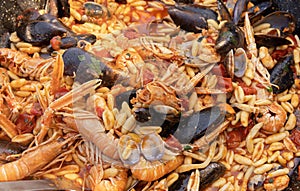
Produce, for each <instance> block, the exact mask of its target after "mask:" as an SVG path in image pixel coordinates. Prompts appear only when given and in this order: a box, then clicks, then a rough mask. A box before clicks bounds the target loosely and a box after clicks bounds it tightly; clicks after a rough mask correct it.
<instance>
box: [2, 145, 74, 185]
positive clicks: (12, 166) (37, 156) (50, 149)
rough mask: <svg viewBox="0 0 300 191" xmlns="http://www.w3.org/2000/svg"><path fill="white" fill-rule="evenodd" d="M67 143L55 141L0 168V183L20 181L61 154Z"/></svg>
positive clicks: (38, 147)
mask: <svg viewBox="0 0 300 191" xmlns="http://www.w3.org/2000/svg"><path fill="white" fill-rule="evenodd" d="M69 141H70V140H64V141H60V140H55V141H52V142H49V143H47V144H43V145H41V146H37V148H35V149H34V150H33V151H30V152H26V153H25V154H24V155H23V156H22V157H21V158H20V159H18V160H16V161H13V162H10V163H7V164H4V165H2V166H0V181H13V180H21V179H23V178H25V177H28V176H30V175H32V174H33V173H35V172H37V171H38V170H40V169H41V168H43V167H44V166H46V165H47V164H48V163H49V162H51V161H52V160H53V159H55V158H56V157H57V156H58V155H59V154H61V153H62V152H63V148H64V147H65V146H66V144H67V143H68V142H69Z"/></svg>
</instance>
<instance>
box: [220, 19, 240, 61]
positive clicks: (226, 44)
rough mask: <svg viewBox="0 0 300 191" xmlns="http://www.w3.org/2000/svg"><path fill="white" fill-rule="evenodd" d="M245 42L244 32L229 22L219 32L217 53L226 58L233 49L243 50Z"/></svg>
mask: <svg viewBox="0 0 300 191" xmlns="http://www.w3.org/2000/svg"><path fill="white" fill-rule="evenodd" d="M244 41H245V40H244V33H243V31H242V30H241V29H240V28H239V27H238V26H236V25H234V24H233V23H232V22H227V23H225V24H224V26H223V27H222V28H221V30H220V32H219V36H218V38H217V40H216V46H215V48H216V51H217V53H219V54H221V55H223V56H225V55H226V54H227V53H228V52H229V51H230V50H231V49H234V48H240V47H241V48H242V47H243V46H244Z"/></svg>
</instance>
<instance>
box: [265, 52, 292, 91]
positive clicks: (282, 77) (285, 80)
mask: <svg viewBox="0 0 300 191" xmlns="http://www.w3.org/2000/svg"><path fill="white" fill-rule="evenodd" d="M293 58H294V57H293V54H290V55H287V56H286V57H284V58H282V59H281V60H278V62H277V64H276V65H275V66H274V68H273V69H272V70H271V72H270V75H271V77H270V82H271V83H272V84H274V85H275V86H273V87H272V90H273V93H275V94H279V93H282V92H284V91H285V90H287V89H289V88H291V87H292V85H293V84H294V75H293V71H292V69H291V67H290V66H291V65H293V64H294V59H293Z"/></svg>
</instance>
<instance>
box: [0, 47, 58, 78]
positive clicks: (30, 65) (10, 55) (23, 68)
mask: <svg viewBox="0 0 300 191" xmlns="http://www.w3.org/2000/svg"><path fill="white" fill-rule="evenodd" d="M54 62H55V59H54V58H49V59H43V58H33V57H30V56H29V55H28V54H26V53H23V52H20V51H16V50H12V49H8V48H0V65H1V66H3V67H5V68H7V69H8V70H10V71H11V72H13V73H15V74H16V75H18V76H20V77H29V78H30V79H39V78H40V77H42V76H49V74H50V72H51V71H52V64H53V63H54Z"/></svg>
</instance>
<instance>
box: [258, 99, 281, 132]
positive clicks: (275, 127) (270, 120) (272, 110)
mask: <svg viewBox="0 0 300 191" xmlns="http://www.w3.org/2000/svg"><path fill="white" fill-rule="evenodd" d="M261 115H262V116H261ZM261 115H258V116H257V117H256V120H257V122H259V123H260V122H264V126H263V127H262V129H264V130H265V131H267V132H270V133H276V132H278V131H279V130H280V129H281V128H282V127H283V126H284V123H285V121H286V118H287V113H286V111H285V110H284V109H283V108H282V107H281V106H280V105H279V104H278V103H272V104H271V105H269V106H267V107H265V108H263V109H261Z"/></svg>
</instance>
